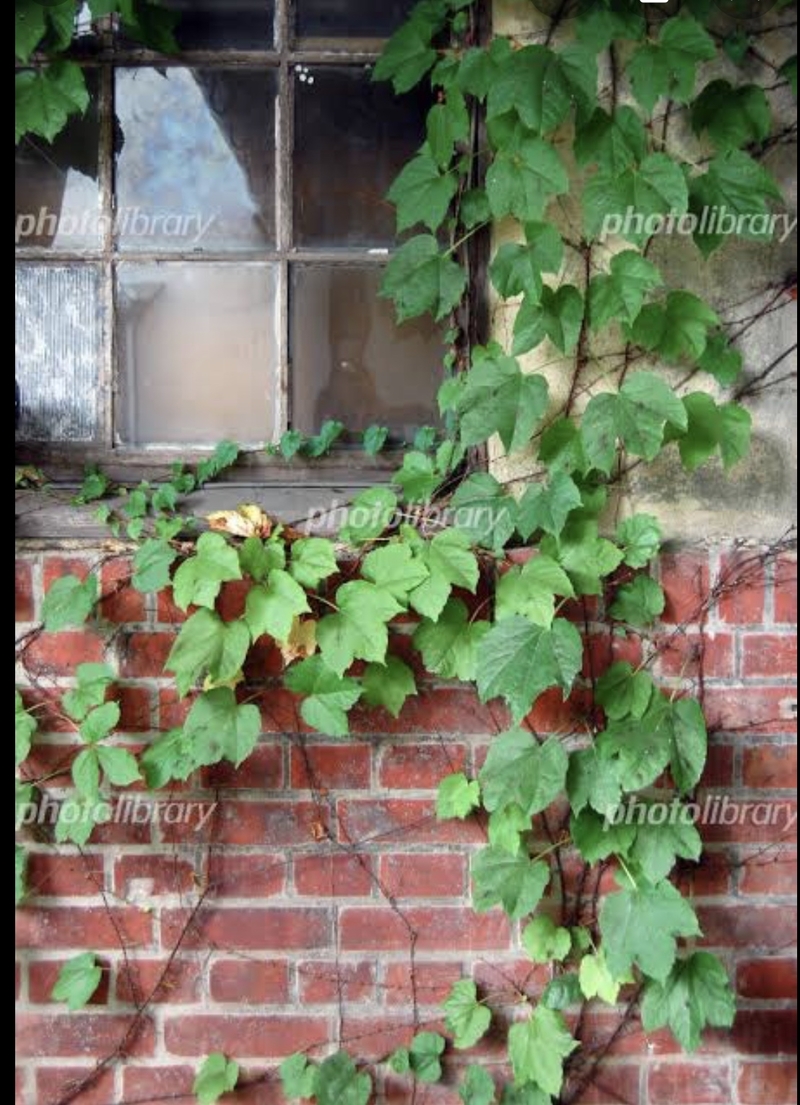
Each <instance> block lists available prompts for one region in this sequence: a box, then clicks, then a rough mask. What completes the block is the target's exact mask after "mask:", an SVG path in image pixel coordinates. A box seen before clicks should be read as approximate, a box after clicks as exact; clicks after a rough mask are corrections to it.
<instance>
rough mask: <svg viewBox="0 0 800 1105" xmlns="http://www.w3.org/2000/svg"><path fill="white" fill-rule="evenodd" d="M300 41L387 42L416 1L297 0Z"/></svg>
mask: <svg viewBox="0 0 800 1105" xmlns="http://www.w3.org/2000/svg"><path fill="white" fill-rule="evenodd" d="M296 3H297V34H298V36H300V37H301V38H321V39H325V38H341V37H347V38H388V37H389V35H391V34H392V33H393V32H394V31H396V30H397V28H398V27H399V26H400V24H401V23H403V22H404V20H405V18H406V16H407V15H408V13H409V12H410V11H411V9H412V8H413V7H414V4H415V3H416V0H380V2H376V0H296Z"/></svg>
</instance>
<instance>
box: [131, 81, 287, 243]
mask: <svg viewBox="0 0 800 1105" xmlns="http://www.w3.org/2000/svg"><path fill="white" fill-rule="evenodd" d="M116 109H117V126H116V145H117V150H116V163H117V240H118V245H119V248H120V249H124V250H131V251H136V250H140V251H141V250H159V251H165V252H170V253H172V252H188V251H198V252H200V251H203V250H228V249H230V250H244V249H258V248H259V247H263V246H265V245H269V244H271V243H273V242H274V240H275V183H274V178H275V75H274V73H273V72H271V71H266V70H262V71H260V72H252V71H250V72H240V71H235V70H230V69H227V70H226V69H211V68H209V69H185V68H175V69H161V70H157V69H120V70H117V74H116Z"/></svg>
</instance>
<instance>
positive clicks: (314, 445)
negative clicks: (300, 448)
mask: <svg viewBox="0 0 800 1105" xmlns="http://www.w3.org/2000/svg"><path fill="white" fill-rule="evenodd" d="M343 433H344V423H343V422H339V421H337V419H335V418H329V419H328V421H327V422H323V423H322V426H321V428H320V431H319V433H318V434H315V435H314V436H313V437H310V438H309V439H308V441H307V442H306V443H305V445H304V452H305V453H306V454H307V455H308V456H310V457H313V458H314V459H318V458H319V457H325V456H327V455H328V453H329V452H330V451H331V449H332V448H333V446H334V444H335V443H336V442H337V441H338V440H339V438H340V437H341V436H342V434H343Z"/></svg>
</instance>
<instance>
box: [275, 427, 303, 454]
mask: <svg viewBox="0 0 800 1105" xmlns="http://www.w3.org/2000/svg"><path fill="white" fill-rule="evenodd" d="M304 444H305V439H304V437H303V435H302V434H301V433H300V431H299V430H287V431H286V433H284V434H281V439H280V441H279V443H278V450H279V451H280V454H281V456H282V457H283V459H284V460H294V458H295V457H296V456H297V455H298V454H299V453H301V452H302V450H303V445H304Z"/></svg>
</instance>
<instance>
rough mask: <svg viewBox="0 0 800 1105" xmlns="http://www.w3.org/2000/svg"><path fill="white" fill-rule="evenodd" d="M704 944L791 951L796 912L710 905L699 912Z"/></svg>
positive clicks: (795, 934) (794, 934) (719, 946)
mask: <svg viewBox="0 0 800 1105" xmlns="http://www.w3.org/2000/svg"><path fill="white" fill-rule="evenodd" d="M697 912H698V916H699V918H700V927H701V928H702V930H703V941H702V942H703V943H704V944H707V945H710V946H712V947H717V948H747V949H751V948H759V947H761V948H774V949H775V950H776V951H779V950H780V949H781V948H789V947H792V946H793V944H794V942H795V940H796V938H797V915H796V911H795V910H793V909H789V908H788V907H786V906H781V907H779V908H778V907H773V906H758V907H756V908H754V907H753V906H752V905H746V906H744V905H713V906H712V905H709V906H700V907H699V909H698V911H697Z"/></svg>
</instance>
